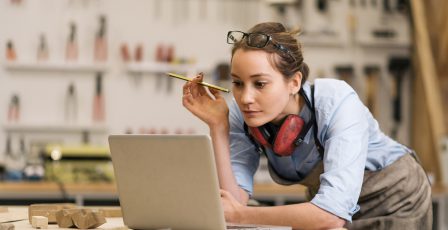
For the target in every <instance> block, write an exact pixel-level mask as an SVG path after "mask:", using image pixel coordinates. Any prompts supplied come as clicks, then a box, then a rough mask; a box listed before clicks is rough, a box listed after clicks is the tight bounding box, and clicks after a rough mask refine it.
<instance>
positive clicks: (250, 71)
mask: <svg viewBox="0 0 448 230" xmlns="http://www.w3.org/2000/svg"><path fill="white" fill-rule="evenodd" d="M294 36H295V32H288V31H286V29H285V28H284V26H283V25H282V24H280V23H261V24H258V25H255V26H254V27H253V28H252V29H251V30H250V31H249V32H247V33H245V32H241V31H230V32H229V33H228V36H227V41H228V43H230V44H233V49H232V59H231V75H232V79H233V96H234V100H233V101H232V102H230V103H229V105H228V106H227V104H226V102H225V101H224V99H223V98H222V97H221V95H220V94H219V92H217V91H216V90H213V89H209V90H210V93H211V95H210V94H208V93H207V92H206V89H204V88H203V87H202V86H200V85H199V84H197V83H198V82H200V81H202V78H203V76H202V74H199V75H198V76H197V77H196V78H195V79H194V80H193V81H192V82H188V83H186V84H185V85H184V88H183V105H184V106H185V107H186V108H187V109H188V110H189V111H190V112H192V113H193V114H194V115H196V116H197V117H198V118H200V119H201V120H203V121H204V122H205V123H206V124H207V125H208V126H209V128H210V136H211V138H212V143H213V148H214V152H215V159H216V165H217V170H218V176H219V183H220V187H221V197H222V202H223V207H224V212H225V218H226V220H227V221H228V222H237V223H251V224H268V225H285V226H292V227H293V228H300V229H330V228H338V227H342V226H345V227H347V228H350V229H431V226H432V207H431V198H430V197H431V189H430V185H429V183H428V181H427V178H426V175H425V172H424V171H423V169H422V168H421V167H420V165H419V164H418V162H417V160H416V157H415V154H414V153H413V151H412V150H410V149H408V148H407V147H405V146H403V145H401V144H399V143H397V142H395V141H393V140H392V139H390V138H389V137H387V136H386V135H384V134H383V133H382V132H381V131H380V129H379V127H378V123H377V121H376V120H375V119H374V118H373V117H372V115H371V113H370V112H369V110H368V109H367V108H366V107H365V106H364V105H363V104H362V102H361V101H360V99H359V97H358V96H357V94H356V93H355V92H354V90H353V89H352V88H351V87H350V86H348V85H347V84H346V83H345V82H343V81H339V80H334V79H317V80H315V83H314V85H311V84H310V83H309V82H307V81H306V80H307V78H308V72H309V70H308V67H307V65H306V64H305V62H304V61H303V56H302V50H301V46H300V45H299V43H298V41H297V40H296V39H295V38H294ZM260 153H262V154H265V155H266V156H267V158H268V162H269V169H270V174H271V176H272V178H273V179H274V180H275V181H276V182H277V183H280V184H296V183H298V184H303V185H305V186H307V187H308V193H309V198H310V201H309V202H306V203H300V204H293V205H284V206H276V207H248V206H246V204H247V201H248V199H249V198H250V196H251V194H252V191H253V175H254V173H255V171H256V169H257V167H258V162H259V158H260Z"/></svg>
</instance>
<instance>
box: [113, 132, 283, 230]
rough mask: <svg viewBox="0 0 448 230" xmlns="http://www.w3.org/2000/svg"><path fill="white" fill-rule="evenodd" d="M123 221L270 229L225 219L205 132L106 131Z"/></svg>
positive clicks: (141, 226) (153, 226) (168, 226)
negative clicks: (140, 132) (177, 133)
mask: <svg viewBox="0 0 448 230" xmlns="http://www.w3.org/2000/svg"><path fill="white" fill-rule="evenodd" d="M109 147H110V151H111V157H112V163H113V166H114V172H115V179H116V184H117V188H118V196H119V199H120V205H121V208H122V212H123V221H124V224H125V225H126V226H127V227H129V228H132V229H192V230H193V229H194V230H200V229H204V230H205V229H210V230H212V229H213V230H216V229H219V230H223V229H275V230H290V229H291V228H290V227H276V226H258V225H244V226H240V225H235V224H232V225H226V223H225V219H224V214H223V209H222V207H221V198H220V191H219V185H218V176H217V172H216V167H215V160H214V154H213V149H212V145H211V140H210V138H209V137H208V136H206V135H111V136H109Z"/></svg>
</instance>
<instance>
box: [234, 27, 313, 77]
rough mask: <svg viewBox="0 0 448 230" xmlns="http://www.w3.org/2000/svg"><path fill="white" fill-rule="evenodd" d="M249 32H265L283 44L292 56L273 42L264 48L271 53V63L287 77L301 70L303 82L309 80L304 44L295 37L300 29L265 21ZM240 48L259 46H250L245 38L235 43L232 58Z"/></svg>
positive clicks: (274, 40) (252, 48) (251, 48)
mask: <svg viewBox="0 0 448 230" xmlns="http://www.w3.org/2000/svg"><path fill="white" fill-rule="evenodd" d="M248 33H264V34H267V35H269V36H271V37H272V40H273V42H274V43H276V44H279V45H282V46H283V47H285V48H286V49H287V50H289V52H290V55H291V56H293V57H294V59H295V60H294V59H293V58H291V56H290V55H288V54H287V53H285V52H283V51H281V50H279V49H277V48H276V47H274V46H273V45H272V44H268V45H267V46H265V47H263V48H262V49H263V50H264V51H266V52H267V53H270V54H277V55H271V59H270V61H271V64H272V66H273V67H274V68H276V69H277V70H278V71H280V73H282V74H283V76H285V78H290V77H292V76H293V75H294V74H295V73H297V72H298V71H300V72H301V73H302V84H303V83H304V82H305V81H306V80H307V78H308V74H309V72H310V70H309V68H308V65H307V64H306V63H305V62H304V61H303V55H302V45H301V44H300V43H299V42H298V40H297V39H296V38H295V36H297V35H298V34H299V33H300V30H296V31H287V30H286V28H285V27H284V26H283V25H282V24H281V23H277V22H264V23H260V24H257V25H255V26H254V27H252V28H251V29H250V30H249V31H248ZM238 49H244V50H257V49H259V48H255V47H251V46H248V45H247V43H246V42H245V40H243V41H242V42H238V43H235V44H234V45H233V48H232V58H233V55H234V54H235V52H236V51H237V50H238Z"/></svg>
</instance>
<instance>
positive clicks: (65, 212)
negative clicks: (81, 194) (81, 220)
mask: <svg viewBox="0 0 448 230" xmlns="http://www.w3.org/2000/svg"><path fill="white" fill-rule="evenodd" d="M75 212H79V209H62V210H59V211H57V212H56V214H55V215H56V223H57V224H58V226H59V227H60V228H72V227H75V224H74V223H73V220H72V214H73V213H75Z"/></svg>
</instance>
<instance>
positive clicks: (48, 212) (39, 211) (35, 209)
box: [28, 203, 77, 224]
mask: <svg viewBox="0 0 448 230" xmlns="http://www.w3.org/2000/svg"><path fill="white" fill-rule="evenodd" d="M76 207H77V206H76V205H75V204H70V203H59V204H32V205H30V206H29V207H28V218H29V222H30V224H31V217H32V216H45V217H47V218H48V223H49V224H55V223H56V212H57V211H59V210H62V209H67V208H76Z"/></svg>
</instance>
